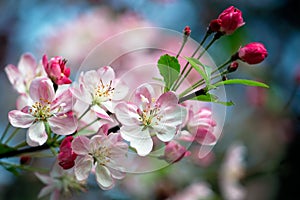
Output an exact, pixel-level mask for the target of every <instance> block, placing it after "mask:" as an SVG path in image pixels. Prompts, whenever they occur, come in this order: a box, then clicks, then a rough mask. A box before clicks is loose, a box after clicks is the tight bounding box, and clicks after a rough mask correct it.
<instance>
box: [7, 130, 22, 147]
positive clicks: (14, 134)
mask: <svg viewBox="0 0 300 200" xmlns="http://www.w3.org/2000/svg"><path fill="white" fill-rule="evenodd" d="M19 130H20V128H16V129H15V130H14V132H12V134H11V135H10V136H9V138H7V140H6V141H5V142H4V144H7V143H8V142H9V141H10V140H11V139H13V138H14V137H15V136H16V134H17V133H18V131H19Z"/></svg>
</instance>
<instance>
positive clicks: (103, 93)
mask: <svg viewBox="0 0 300 200" xmlns="http://www.w3.org/2000/svg"><path fill="white" fill-rule="evenodd" d="M114 90H115V88H113V87H112V81H110V82H109V84H104V83H103V81H102V80H101V79H100V83H99V84H98V85H97V87H96V89H95V92H94V103H95V104H100V103H101V102H104V101H111V99H112V95H113V94H114Z"/></svg>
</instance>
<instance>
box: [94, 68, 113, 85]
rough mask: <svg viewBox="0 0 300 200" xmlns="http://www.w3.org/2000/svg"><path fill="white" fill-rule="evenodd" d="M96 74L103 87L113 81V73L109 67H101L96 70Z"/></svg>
mask: <svg viewBox="0 0 300 200" xmlns="http://www.w3.org/2000/svg"><path fill="white" fill-rule="evenodd" d="M97 73H98V75H99V77H100V79H101V80H102V82H103V84H104V85H106V84H110V82H111V81H114V80H115V72H114V70H113V69H112V68H111V67H110V66H105V67H101V68H100V69H98V70H97Z"/></svg>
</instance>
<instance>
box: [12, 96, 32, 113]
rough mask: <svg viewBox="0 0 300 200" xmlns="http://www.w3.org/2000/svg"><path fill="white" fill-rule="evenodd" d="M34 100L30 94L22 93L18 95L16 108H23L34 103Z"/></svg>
mask: <svg viewBox="0 0 300 200" xmlns="http://www.w3.org/2000/svg"><path fill="white" fill-rule="evenodd" d="M33 103H34V102H33V101H32V100H31V98H30V97H29V96H28V94H25V93H24V94H21V95H20V96H18V98H17V101H16V108H17V109H18V110H22V109H23V108H24V107H25V106H28V105H32V104H33Z"/></svg>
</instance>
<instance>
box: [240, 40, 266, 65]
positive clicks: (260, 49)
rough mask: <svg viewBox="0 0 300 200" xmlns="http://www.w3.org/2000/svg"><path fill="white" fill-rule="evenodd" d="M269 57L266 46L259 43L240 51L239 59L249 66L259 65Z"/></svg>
mask: <svg viewBox="0 0 300 200" xmlns="http://www.w3.org/2000/svg"><path fill="white" fill-rule="evenodd" d="M267 56H268V52H267V50H266V48H265V46H264V45H263V44H262V43H259V42H252V43H249V44H247V45H245V46H244V47H241V48H240V49H239V51H238V57H239V58H240V59H241V60H242V61H244V62H246V63H248V64H258V63H260V62H262V61H263V60H264V59H265V58H266V57H267Z"/></svg>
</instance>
